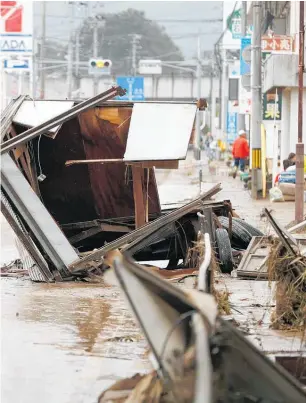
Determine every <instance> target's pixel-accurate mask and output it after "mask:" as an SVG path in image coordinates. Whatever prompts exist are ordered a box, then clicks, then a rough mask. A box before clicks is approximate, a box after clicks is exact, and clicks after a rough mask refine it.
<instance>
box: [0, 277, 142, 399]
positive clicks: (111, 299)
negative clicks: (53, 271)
mask: <svg viewBox="0 0 306 403" xmlns="http://www.w3.org/2000/svg"><path fill="white" fill-rule="evenodd" d="M1 288H2V289H1V299H2V300H1V308H2V323H1V325H2V328H1V336H2V351H1V353H2V362H1V366H2V374H1V377H2V379H1V380H2V391H1V401H2V402H3V403H21V402H22V403H34V402H44V403H51V402H52V403H53V402H56V403H81V402H82V403H83V402H89V403H90V402H96V401H97V397H98V396H99V394H100V393H101V392H102V390H103V389H105V388H106V387H107V386H108V385H110V384H112V383H113V382H115V381H116V380H117V379H120V378H122V377H126V376H132V375H133V374H134V373H135V372H144V371H146V370H149V369H150V365H149V364H148V361H147V358H146V343H145V341H144V339H143V338H142V336H141V335H140V333H139V329H138V327H137V326H136V324H135V322H134V320H133V318H132V316H131V315H130V313H129V310H128V309H127V307H126V304H125V302H124V301H123V299H122V298H121V295H120V293H119V290H118V289H117V287H116V286H114V285H112V286H110V285H107V284H102V285H93V284H86V283H66V284H33V283H31V282H30V281H29V280H22V279H10V278H6V279H1Z"/></svg>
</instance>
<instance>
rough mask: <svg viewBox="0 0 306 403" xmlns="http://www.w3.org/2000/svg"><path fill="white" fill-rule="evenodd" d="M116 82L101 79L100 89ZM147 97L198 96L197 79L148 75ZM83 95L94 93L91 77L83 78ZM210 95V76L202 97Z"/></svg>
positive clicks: (217, 84)
mask: <svg viewBox="0 0 306 403" xmlns="http://www.w3.org/2000/svg"><path fill="white" fill-rule="evenodd" d="M113 84H115V83H114V82H113V81H112V80H111V79H106V80H105V79H104V80H100V82H99V91H103V90H105V89H107V88H109V86H110V85H113ZM214 90H215V91H214V92H215V94H218V91H219V80H218V79H216V78H215V79H214ZM144 92H145V98H157V99H161V100H162V99H165V98H170V99H171V98H187V99H190V98H194V99H196V98H197V80H196V78H194V77H192V76H189V77H188V76H187V77H181V76H160V77H152V76H146V77H145V79H144ZM81 94H82V97H85V98H89V97H91V96H92V95H93V84H92V79H91V78H83V79H82V80H81ZM209 96H210V78H209V77H203V78H202V80H201V97H203V98H208V97H209Z"/></svg>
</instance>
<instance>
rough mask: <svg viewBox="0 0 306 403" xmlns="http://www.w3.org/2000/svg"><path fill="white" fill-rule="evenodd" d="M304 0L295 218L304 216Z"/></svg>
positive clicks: (300, 37) (300, 33)
mask: <svg viewBox="0 0 306 403" xmlns="http://www.w3.org/2000/svg"><path fill="white" fill-rule="evenodd" d="M304 37H305V35H304V1H300V32H299V92H298V142H297V144H296V182H295V220H296V221H297V222H298V223H300V222H301V221H303V216H304V143H303V86H304V83H303V73H304Z"/></svg>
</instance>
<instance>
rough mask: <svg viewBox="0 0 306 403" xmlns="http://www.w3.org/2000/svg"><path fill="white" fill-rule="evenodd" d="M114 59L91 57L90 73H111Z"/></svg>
mask: <svg viewBox="0 0 306 403" xmlns="http://www.w3.org/2000/svg"><path fill="white" fill-rule="evenodd" d="M111 67H112V61H111V60H109V59H94V58H92V59H90V60H89V74H93V75H110V73H111Z"/></svg>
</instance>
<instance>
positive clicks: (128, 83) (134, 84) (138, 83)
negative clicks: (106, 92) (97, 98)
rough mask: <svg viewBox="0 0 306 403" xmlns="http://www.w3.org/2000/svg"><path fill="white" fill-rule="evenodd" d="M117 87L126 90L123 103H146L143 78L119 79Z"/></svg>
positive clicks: (121, 98) (122, 98)
mask: <svg viewBox="0 0 306 403" xmlns="http://www.w3.org/2000/svg"><path fill="white" fill-rule="evenodd" d="M117 85H119V86H120V87H122V88H124V89H126V94H125V95H124V96H123V97H118V99H120V100H122V101H144V99H145V98H144V80H143V77H117Z"/></svg>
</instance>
